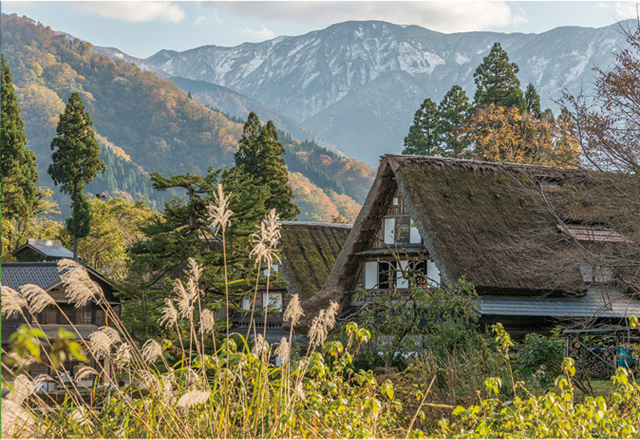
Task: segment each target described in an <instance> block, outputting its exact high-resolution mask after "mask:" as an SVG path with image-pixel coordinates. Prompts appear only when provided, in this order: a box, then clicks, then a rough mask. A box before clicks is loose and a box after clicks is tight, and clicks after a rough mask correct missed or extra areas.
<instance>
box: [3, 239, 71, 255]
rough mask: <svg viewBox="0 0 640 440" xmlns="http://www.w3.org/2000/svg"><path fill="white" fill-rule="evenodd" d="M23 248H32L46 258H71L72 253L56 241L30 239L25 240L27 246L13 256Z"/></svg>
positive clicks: (17, 250)
mask: <svg viewBox="0 0 640 440" xmlns="http://www.w3.org/2000/svg"><path fill="white" fill-rule="evenodd" d="M25 248H32V249H33V250H35V251H36V252H38V253H40V254H42V255H44V256H45V257H47V258H73V252H71V251H70V250H69V249H67V248H66V247H64V246H62V242H60V241H57V240H36V239H33V238H30V239H28V240H27V244H25V245H23V246H20V247H19V248H18V249H16V251H15V252H14V254H16V253H18V252H20V251H21V250H22V249H25Z"/></svg>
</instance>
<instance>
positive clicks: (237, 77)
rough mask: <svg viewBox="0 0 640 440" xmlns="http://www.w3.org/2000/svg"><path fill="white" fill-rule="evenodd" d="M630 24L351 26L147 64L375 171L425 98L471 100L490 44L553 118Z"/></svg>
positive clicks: (169, 55) (173, 55) (165, 56)
mask: <svg viewBox="0 0 640 440" xmlns="http://www.w3.org/2000/svg"><path fill="white" fill-rule="evenodd" d="M630 23H631V21H626V22H621V23H619V24H616V25H611V26H607V27H602V28H585V27H579V26H563V27H559V28H555V29H551V30H549V31H546V32H542V33H538V34H534V33H530V34H526V33H520V32H518V33H497V32H490V31H481V32H461V33H451V34H444V33H440V32H437V31H432V30H429V29H426V28H422V27H420V26H417V25H395V24H392V23H388V22H384V21H375V20H371V21H349V22H344V23H336V24H333V25H331V26H329V27H327V28H325V29H321V30H314V31H311V32H308V33H306V34H304V35H300V36H281V37H277V38H274V39H272V40H268V41H265V42H261V43H243V44H240V45H237V46H233V47H222V46H216V45H207V46H202V47H198V48H192V49H188V50H186V51H181V52H168V51H167V52H163V53H162V57H160V56H156V55H158V53H156V54H154V55H152V56H151V57H149V58H147V60H153V61H154V62H155V63H156V65H157V66H158V67H159V68H160V69H162V70H163V71H164V72H166V73H168V74H170V75H173V76H180V77H183V78H187V79H192V80H198V81H205V82H209V83H212V84H217V85H221V86H225V87H227V88H230V89H232V90H234V91H236V92H238V93H241V94H243V95H245V96H247V97H249V98H251V99H254V100H256V101H258V102H260V103H261V104H263V105H265V106H268V107H270V108H272V109H274V110H276V111H278V112H280V113H283V114H285V115H287V116H288V117H290V118H291V119H293V120H295V121H297V122H299V123H300V124H302V125H304V126H305V127H307V128H308V129H310V130H312V131H313V132H315V133H317V134H318V135H319V136H321V137H322V138H325V139H327V140H328V141H329V142H331V143H333V144H335V145H336V146H337V147H338V148H339V149H340V150H342V151H344V152H345V153H346V154H347V155H348V156H352V157H356V158H358V159H360V160H365V161H367V162H368V163H369V164H370V165H372V166H374V167H375V166H377V163H378V159H379V156H380V155H382V154H384V153H397V152H399V151H400V150H401V149H402V142H403V139H404V136H405V135H406V132H407V130H408V127H409V125H410V124H411V122H412V118H413V113H414V112H415V110H416V109H417V108H418V106H419V104H420V103H421V102H422V101H423V100H424V99H425V98H427V97H430V98H432V99H434V100H436V101H438V100H440V99H441V98H442V97H443V96H444V94H445V93H446V92H447V91H448V90H449V89H450V88H451V87H452V86H453V85H454V84H458V85H460V86H461V87H463V89H465V91H466V92H467V95H469V96H470V97H472V96H473V91H474V90H475V85H474V82H473V72H474V71H475V68H476V67H477V66H478V65H479V64H480V63H481V62H482V58H483V57H484V56H485V55H486V54H487V53H488V51H489V50H490V49H491V46H492V45H493V43H494V42H496V41H498V42H500V43H501V44H502V47H503V48H504V49H505V50H507V52H508V53H509V57H510V60H511V62H515V63H517V64H518V65H519V66H520V73H519V74H518V77H519V78H520V80H521V84H522V88H523V89H524V88H525V87H526V85H527V84H528V83H530V82H531V83H533V84H534V85H535V86H536V88H537V89H538V92H539V93H540V95H541V98H542V104H543V106H546V107H550V108H552V109H554V110H557V106H556V105H555V104H554V102H553V100H555V99H558V98H559V97H560V96H559V95H560V93H561V91H562V89H563V88H564V87H567V89H568V90H569V91H571V92H575V91H576V90H578V89H579V88H580V86H581V84H582V83H583V82H587V83H589V82H590V77H589V73H590V67H591V66H594V65H598V66H601V67H606V66H607V65H608V64H609V63H611V62H612V61H613V55H612V51H613V50H615V49H616V48H620V47H625V46H626V42H625V39H624V36H623V35H621V33H620V32H619V30H620V29H619V26H625V25H629V24H630ZM161 58H162V59H161ZM393 72H404V74H398V73H393ZM405 74H408V76H407V75H405ZM409 77H410V78H409ZM363 96H364V97H365V98H366V99H364V101H363ZM363 102H366V104H363ZM346 121H351V123H350V124H347V123H346ZM358 133H361V134H362V136H358Z"/></svg>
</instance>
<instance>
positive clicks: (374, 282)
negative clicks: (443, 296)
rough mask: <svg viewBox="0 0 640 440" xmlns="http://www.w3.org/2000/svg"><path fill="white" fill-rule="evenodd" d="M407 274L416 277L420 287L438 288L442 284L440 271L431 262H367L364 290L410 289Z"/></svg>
mask: <svg viewBox="0 0 640 440" xmlns="http://www.w3.org/2000/svg"><path fill="white" fill-rule="evenodd" d="M403 271H404V274H403ZM405 274H406V275H407V276H409V275H410V274H411V275H412V276H413V277H415V280H414V281H415V283H416V284H417V285H419V286H423V287H438V285H439V284H440V271H439V270H438V268H437V267H436V265H435V263H434V262H433V261H431V260H426V261H407V260H400V261H399V262H395V261H381V262H377V261H367V262H365V266H364V288H365V290H371V289H380V290H386V289H393V288H398V289H408V288H409V287H410V286H409V279H407V278H405Z"/></svg>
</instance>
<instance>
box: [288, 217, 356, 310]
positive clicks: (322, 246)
mask: <svg viewBox="0 0 640 440" xmlns="http://www.w3.org/2000/svg"><path fill="white" fill-rule="evenodd" d="M280 225H281V226H282V227H281V233H282V250H283V252H282V256H283V261H282V275H283V276H284V278H285V279H286V280H287V281H288V282H289V293H291V294H295V293H297V294H299V295H300V300H301V301H304V300H307V299H309V298H311V297H312V296H313V295H315V294H316V293H318V291H319V290H320V289H321V288H322V286H323V284H324V283H325V281H327V277H328V276H329V272H330V271H331V268H332V267H333V263H334V262H335V260H336V258H337V257H338V254H340V251H341V250H342V246H343V245H344V242H345V240H346V239H347V236H348V235H349V232H350V231H351V225H345V224H339V223H320V222H296V221H291V222H284V221H283V222H280Z"/></svg>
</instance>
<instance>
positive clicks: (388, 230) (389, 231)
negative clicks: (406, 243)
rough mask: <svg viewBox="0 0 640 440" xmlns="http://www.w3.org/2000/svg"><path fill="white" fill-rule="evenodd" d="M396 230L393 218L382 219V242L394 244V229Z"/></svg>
mask: <svg viewBox="0 0 640 440" xmlns="http://www.w3.org/2000/svg"><path fill="white" fill-rule="evenodd" d="M395 228H396V219H395V218H385V219H384V242H385V243H387V244H394V243H395V236H394V235H395V234H394V232H395V231H394V229H395Z"/></svg>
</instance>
